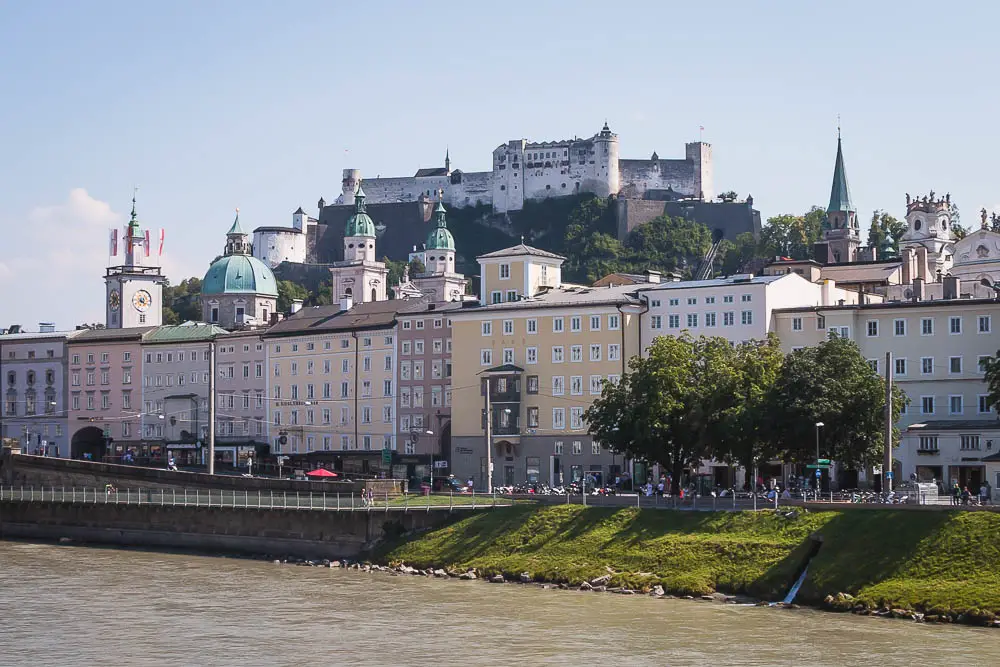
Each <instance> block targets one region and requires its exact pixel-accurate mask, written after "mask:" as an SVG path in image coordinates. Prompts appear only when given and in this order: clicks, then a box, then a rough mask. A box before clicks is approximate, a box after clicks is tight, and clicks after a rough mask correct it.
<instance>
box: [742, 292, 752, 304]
mask: <svg viewBox="0 0 1000 667" xmlns="http://www.w3.org/2000/svg"><path fill="white" fill-rule="evenodd" d="M751 296H752V295H750V294H743V295H741V296H740V301H741V302H743V303H750V301H751Z"/></svg>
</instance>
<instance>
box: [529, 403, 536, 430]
mask: <svg viewBox="0 0 1000 667" xmlns="http://www.w3.org/2000/svg"><path fill="white" fill-rule="evenodd" d="M528 428H538V408H537V407H531V408H528Z"/></svg>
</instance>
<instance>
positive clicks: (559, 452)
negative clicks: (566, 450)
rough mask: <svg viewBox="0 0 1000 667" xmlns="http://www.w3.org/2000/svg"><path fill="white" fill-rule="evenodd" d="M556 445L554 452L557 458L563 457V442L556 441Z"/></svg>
mask: <svg viewBox="0 0 1000 667" xmlns="http://www.w3.org/2000/svg"><path fill="white" fill-rule="evenodd" d="M554 445H555V446H554V447H553V450H552V452H553V453H554V454H555V455H556V456H561V455H562V453H563V443H562V440H556V441H555V443H554Z"/></svg>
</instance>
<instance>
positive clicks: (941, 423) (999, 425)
mask: <svg viewBox="0 0 1000 667" xmlns="http://www.w3.org/2000/svg"><path fill="white" fill-rule="evenodd" d="M906 430H907V431H911V430H912V431H993V430H1000V419H931V420H928V421H925V422H917V423H915V424H910V425H909V426H907V427H906Z"/></svg>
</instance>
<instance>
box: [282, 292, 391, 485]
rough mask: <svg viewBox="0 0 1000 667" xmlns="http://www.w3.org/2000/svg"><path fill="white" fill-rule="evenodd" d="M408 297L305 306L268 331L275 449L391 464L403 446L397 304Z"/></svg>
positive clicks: (351, 468)
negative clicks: (389, 456) (387, 459)
mask: <svg viewBox="0 0 1000 667" xmlns="http://www.w3.org/2000/svg"><path fill="white" fill-rule="evenodd" d="M404 304H405V302H403V301H376V302H369V303H363V304H359V305H357V306H353V307H352V306H351V304H350V302H349V301H348V302H344V303H342V304H341V305H336V306H316V307H312V308H303V309H302V310H300V311H298V312H297V313H295V314H293V315H292V316H290V317H288V318H287V319H285V320H283V321H281V322H279V323H278V324H276V325H275V326H273V327H271V328H270V329H269V330H268V331H267V332H266V333H265V334H264V343H265V345H266V347H267V364H268V367H267V369H266V372H267V374H268V387H269V389H268V392H269V396H268V397H267V399H266V400H267V401H268V402H269V403H270V406H269V411H268V412H269V415H270V427H269V428H270V435H271V439H272V451H273V452H274V453H275V454H284V455H304V454H311V453H314V452H324V453H325V454H324V456H325V458H327V459H329V460H330V461H331V462H332V463H334V464H335V465H336V468H337V469H338V470H343V471H344V472H348V473H352V472H353V473H375V472H377V471H385V472H388V470H385V469H384V468H383V466H382V450H383V449H388V450H389V451H390V452H395V451H396V437H395V413H396V392H395V370H396V344H397V340H396V312H397V310H398V309H399V308H400V307H402V306H403V305H404Z"/></svg>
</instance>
